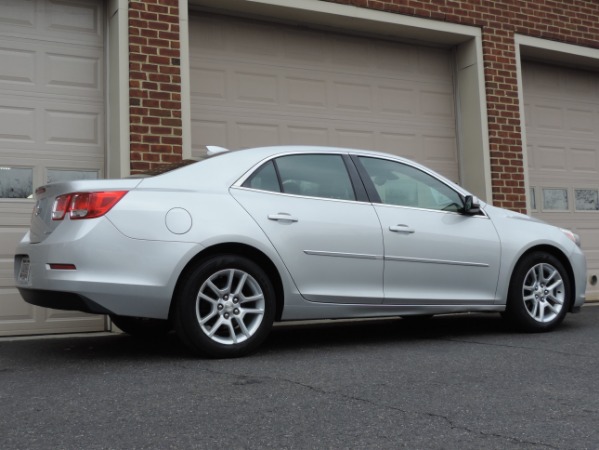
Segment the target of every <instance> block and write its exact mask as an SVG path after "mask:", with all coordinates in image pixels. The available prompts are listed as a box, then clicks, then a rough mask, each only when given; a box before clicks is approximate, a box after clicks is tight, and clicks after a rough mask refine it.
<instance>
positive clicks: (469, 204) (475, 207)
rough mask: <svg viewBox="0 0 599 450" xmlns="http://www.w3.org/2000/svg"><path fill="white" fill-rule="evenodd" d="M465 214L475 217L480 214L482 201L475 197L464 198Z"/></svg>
mask: <svg viewBox="0 0 599 450" xmlns="http://www.w3.org/2000/svg"><path fill="white" fill-rule="evenodd" d="M463 211H464V214H468V215H470V216H473V215H475V214H479V213H480V200H479V199H478V197H475V196H473V195H467V196H466V197H464V210H463Z"/></svg>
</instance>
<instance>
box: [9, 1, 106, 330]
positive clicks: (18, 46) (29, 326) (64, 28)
mask: <svg viewBox="0 0 599 450" xmlns="http://www.w3.org/2000/svg"><path fill="white" fill-rule="evenodd" d="M103 8H104V2H102V1H97V0H69V1H68V2H66V1H62V0H56V1H54V0H31V1H4V2H3V3H2V17H0V61H2V64H0V161H1V162H0V188H1V189H0V193H1V194H2V195H0V197H3V198H0V335H9V334H37V333H49V332H52V333H57V332H67V331H95V330H102V329H104V322H105V319H104V318H103V317H101V316H90V315H84V314H82V313H78V312H67V313H62V312H57V311H50V310H47V309H43V308H37V307H33V306H31V305H29V304H27V303H25V302H24V301H23V300H22V299H21V297H20V295H19V294H18V291H17V290H16V289H15V288H14V285H13V255H14V251H15V248H16V246H17V243H18V242H19V240H20V239H21V238H22V236H23V235H24V234H25V233H26V231H27V229H28V226H29V221H30V218H31V212H32V209H33V205H34V202H33V200H30V199H26V198H23V197H27V195H29V194H30V193H32V191H33V189H35V188H36V187H37V186H40V185H42V184H45V183H46V182H47V181H48V180H49V179H50V178H52V179H57V178H64V177H70V176H76V177H86V176H93V177H98V176H102V174H103V171H104V164H105V161H104V160H105V157H104V151H105V149H104V146H105V144H104V140H105V138H104V129H105V123H104V122H105V119H104V80H103V71H104V62H103V55H104V49H103V40H104V37H103V30H102V26H103ZM6 197H11V198H6ZM13 197H15V198H13ZM16 198H21V199H20V200H16Z"/></svg>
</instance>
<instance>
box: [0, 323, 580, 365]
mask: <svg viewBox="0 0 599 450" xmlns="http://www.w3.org/2000/svg"><path fill="white" fill-rule="evenodd" d="M578 326H580V325H579V324H576V323H573V322H572V321H571V320H570V321H568V320H566V321H565V322H564V323H563V324H561V326H560V327H559V329H558V330H557V331H558V332H567V331H568V330H569V329H572V328H574V329H575V328H577V327H578ZM511 333H517V332H516V331H513V330H512V329H510V328H509V326H508V325H507V324H506V322H505V321H504V320H502V319H501V317H500V315H499V314H451V315H445V316H443V315H441V316H435V317H432V318H428V319H424V318H422V319H421V318H415V319H410V318H407V319H402V318H388V319H366V320H349V321H348V320H326V321H318V322H301V323H294V322H290V323H284V324H278V325H276V326H275V327H274V328H273V330H272V332H271V334H270V336H269V337H268V338H267V340H266V342H264V343H263V344H262V346H261V347H260V349H259V350H258V352H257V353H256V354H255V355H254V357H260V355H269V356H272V354H273V353H277V354H281V355H284V354H286V353H295V352H298V351H305V350H310V351H318V349H328V350H330V349H332V348H335V349H343V348H346V349H348V350H353V349H354V348H355V347H356V345H369V346H373V345H374V346H382V347H384V346H388V345H397V344H398V343H401V344H403V345H405V344H410V343H418V342H422V341H425V340H459V339H482V338H486V339H488V338H489V337H493V336H497V337H498V338H499V339H501V337H502V336H503V337H505V336H509V335H510V334H511ZM10 343H14V344H16V345H9V344H10ZM0 348H2V353H3V355H4V356H5V357H9V358H10V357H11V356H12V358H16V359H19V354H26V355H27V359H30V360H37V361H43V360H47V359H49V358H50V359H54V360H55V359H56V358H64V359H66V360H78V361H82V360H85V359H92V358H93V359H99V360H105V361H119V360H127V361H134V360H137V361H140V360H143V361H146V362H147V361H151V360H160V361H165V360H174V361H176V360H181V359H183V360H185V359H188V358H196V357H195V356H194V355H192V354H191V353H190V352H189V351H188V350H187V349H186V348H185V346H184V345H183V344H182V343H181V342H180V341H179V339H178V338H177V336H176V335H175V334H174V333H170V334H168V335H167V336H163V337H161V338H155V339H149V338H136V337H133V336H129V335H127V334H100V335H87V336H82V335H77V336H72V337H60V338H40V339H27V340H21V341H12V342H11V341H4V342H0Z"/></svg>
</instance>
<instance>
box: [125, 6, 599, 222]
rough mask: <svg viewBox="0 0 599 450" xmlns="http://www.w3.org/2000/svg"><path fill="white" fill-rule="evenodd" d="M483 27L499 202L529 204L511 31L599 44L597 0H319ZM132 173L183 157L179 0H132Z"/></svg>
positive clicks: (510, 205)
mask: <svg viewBox="0 0 599 450" xmlns="http://www.w3.org/2000/svg"><path fill="white" fill-rule="evenodd" d="M322 1H329V2H333V3H341V4H348V5H354V6H358V7H363V8H372V9H379V10H384V11H388V12H392V13H397V14H405V15H412V16H419V17H423V18H427V19H432V20H439V21H446V22H453V23H458V24H464V25H470V26H476V27H480V28H481V29H482V33H483V53H484V70H485V81H486V92H487V105H488V118H489V140H490V146H491V148H490V150H491V175H492V186H493V202H494V204H496V205H498V206H502V207H506V208H510V209H514V210H518V211H524V210H525V209H526V192H525V188H524V179H523V178H524V175H523V172H524V167H523V160H522V138H521V128H520V113H519V111H520V106H519V101H518V89H517V81H516V54H515V44H514V33H519V34H522V35H528V36H534V37H539V38H544V39H551V40H558V41H562V42H567V43H571V44H577V45H582V46H589V47H599V20H597V18H598V17H599V1H594V0H502V1H484V0H322ZM129 6H130V8H129V35H130V37H129V38H130V45H129V52H130V98H131V105H130V112H131V171H132V173H138V172H141V171H145V170H148V169H155V168H157V167H158V166H160V165H161V164H164V163H168V162H172V161H179V160H180V159H181V155H182V152H181V149H182V138H181V135H182V134H181V86H180V82H181V73H180V65H179V63H180V59H179V49H180V46H179V17H178V14H179V8H178V0H130V3H129Z"/></svg>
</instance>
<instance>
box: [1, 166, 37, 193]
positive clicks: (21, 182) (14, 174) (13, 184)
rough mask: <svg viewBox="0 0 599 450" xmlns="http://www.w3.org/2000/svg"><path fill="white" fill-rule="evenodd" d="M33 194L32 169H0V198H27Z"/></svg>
mask: <svg viewBox="0 0 599 450" xmlns="http://www.w3.org/2000/svg"><path fill="white" fill-rule="evenodd" d="M31 194H33V169H32V168H29V167H0V198H28V197H30V196H31Z"/></svg>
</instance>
